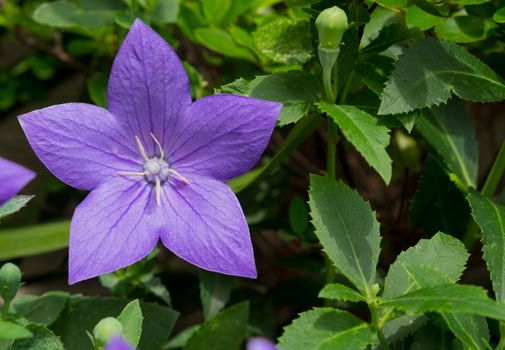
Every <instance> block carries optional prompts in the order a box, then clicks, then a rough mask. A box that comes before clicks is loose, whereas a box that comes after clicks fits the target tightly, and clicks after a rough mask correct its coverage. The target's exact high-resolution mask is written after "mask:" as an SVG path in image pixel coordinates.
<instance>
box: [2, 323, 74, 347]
mask: <svg viewBox="0 0 505 350" xmlns="http://www.w3.org/2000/svg"><path fill="white" fill-rule="evenodd" d="M27 329H28V330H29V331H31V332H32V333H33V337H30V338H26V339H20V340H16V341H15V342H14V343H13V344H12V346H11V348H10V350H65V348H64V347H63V343H62V342H61V340H60V338H59V337H58V336H56V335H55V334H54V333H53V332H51V331H50V330H49V329H47V328H46V327H44V326H42V325H35V324H33V325H29V326H27Z"/></svg>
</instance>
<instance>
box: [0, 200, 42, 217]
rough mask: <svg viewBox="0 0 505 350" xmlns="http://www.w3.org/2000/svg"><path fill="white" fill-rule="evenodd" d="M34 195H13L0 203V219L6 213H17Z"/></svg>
mask: <svg viewBox="0 0 505 350" xmlns="http://www.w3.org/2000/svg"><path fill="white" fill-rule="evenodd" d="M33 197H35V196H23V195H19V196H14V197H12V198H11V199H9V200H8V201H7V202H5V203H4V204H2V205H0V219H1V218H4V217H6V216H7V215H11V214H14V213H17V212H18V211H20V210H21V209H23V207H25V206H26V204H27V203H28V202H29V201H30V200H31V199H32V198H33Z"/></svg>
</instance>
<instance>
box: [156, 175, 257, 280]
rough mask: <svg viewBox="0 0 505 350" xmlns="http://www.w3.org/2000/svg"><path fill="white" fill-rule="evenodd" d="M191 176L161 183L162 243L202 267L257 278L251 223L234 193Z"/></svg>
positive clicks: (207, 180)
mask: <svg viewBox="0 0 505 350" xmlns="http://www.w3.org/2000/svg"><path fill="white" fill-rule="evenodd" d="M189 181H190V184H189V185H185V184H182V183H179V184H177V185H170V187H168V186H165V187H164V188H163V189H164V191H163V197H162V207H163V211H164V212H165V225H166V226H165V227H166V229H164V230H162V231H161V240H162V242H163V244H164V245H165V246H166V247H167V248H168V249H170V250H171V251H172V252H174V253H175V254H176V255H178V256H179V257H181V258H182V259H184V260H187V261H189V262H190V263H192V264H194V265H196V266H198V267H201V268H202V269H205V270H209V271H214V272H219V273H224V274H228V275H236V276H243V277H250V278H256V267H255V265H254V254H253V250H252V244H251V238H250V236H249V228H248V226H247V223H246V221H245V217H244V213H243V212H242V209H241V208H240V204H239V202H238V200H237V198H236V197H235V195H234V194H233V192H232V191H231V190H230V188H229V187H228V186H227V185H226V184H224V183H222V182H219V181H216V180H212V179H208V178H203V177H196V176H192V177H190V178H189Z"/></svg>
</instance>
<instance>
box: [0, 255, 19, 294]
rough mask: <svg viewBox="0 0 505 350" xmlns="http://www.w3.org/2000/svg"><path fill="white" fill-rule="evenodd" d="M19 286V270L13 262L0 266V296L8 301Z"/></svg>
mask: <svg viewBox="0 0 505 350" xmlns="http://www.w3.org/2000/svg"><path fill="white" fill-rule="evenodd" d="M20 286H21V271H20V270H19V267H17V266H16V265H14V264H11V263H7V264H4V265H3V266H2V268H0V296H2V298H3V300H4V302H6V303H9V302H10V301H11V300H12V299H13V298H14V297H15V296H16V293H17V292H18V289H19V287H20Z"/></svg>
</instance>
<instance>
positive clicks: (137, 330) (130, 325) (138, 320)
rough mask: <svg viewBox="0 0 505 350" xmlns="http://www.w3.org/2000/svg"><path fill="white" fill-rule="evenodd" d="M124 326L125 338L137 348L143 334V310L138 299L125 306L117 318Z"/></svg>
mask: <svg viewBox="0 0 505 350" xmlns="http://www.w3.org/2000/svg"><path fill="white" fill-rule="evenodd" d="M117 319H118V321H119V322H121V324H122V325H123V335H124V338H125V339H126V340H127V341H128V342H129V343H130V344H131V345H133V346H135V347H136V346H137V345H138V344H139V341H140V336H141V334H142V321H143V316H142V309H141V308H140V303H139V301H138V299H136V300H134V301H132V302H130V303H129V304H128V305H126V306H125V308H124V309H123V311H121V313H120V314H119V316H118V317H117Z"/></svg>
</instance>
